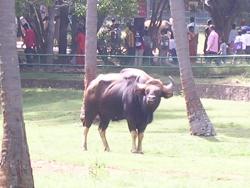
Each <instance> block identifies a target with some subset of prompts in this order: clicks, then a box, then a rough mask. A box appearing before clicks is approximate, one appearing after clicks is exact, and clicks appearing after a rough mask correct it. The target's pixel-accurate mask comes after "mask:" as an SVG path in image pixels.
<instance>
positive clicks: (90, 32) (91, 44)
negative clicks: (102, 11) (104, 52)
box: [85, 0, 97, 88]
mask: <svg viewBox="0 0 250 188" xmlns="http://www.w3.org/2000/svg"><path fill="white" fill-rule="evenodd" d="M96 31H97V0H88V1H87V15H86V46H85V47H86V51H85V54H86V56H85V88H87V86H88V85H89V83H90V82H91V80H93V79H94V78H95V77H96V55H97V54H96V49H97V39H96Z"/></svg>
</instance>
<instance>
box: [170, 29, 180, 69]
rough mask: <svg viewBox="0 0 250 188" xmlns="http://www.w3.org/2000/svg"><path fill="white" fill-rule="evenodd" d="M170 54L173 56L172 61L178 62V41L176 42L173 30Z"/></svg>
mask: <svg viewBox="0 0 250 188" xmlns="http://www.w3.org/2000/svg"><path fill="white" fill-rule="evenodd" d="M169 56H170V57H171V59H172V62H173V63H174V64H177V63H178V59H177V53H176V43H175V39H174V33H173V32H171V35H170V39H169Z"/></svg>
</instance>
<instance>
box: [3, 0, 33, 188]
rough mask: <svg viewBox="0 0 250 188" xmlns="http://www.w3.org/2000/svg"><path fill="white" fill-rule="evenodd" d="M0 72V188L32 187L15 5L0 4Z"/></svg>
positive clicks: (12, 3) (9, 0) (10, 1)
mask: <svg viewBox="0 0 250 188" xmlns="http://www.w3.org/2000/svg"><path fill="white" fill-rule="evenodd" d="M0 25H1V28H0V33H1V34H0V54H1V56H0V66H1V67H0V70H1V89H2V91H1V102H2V111H3V140H2V150H1V162H0V187H5V188H9V187H13V188H14V187H18V188H32V187H34V182H33V175H32V168H31V163H30V156H29V149H28V145H27V139H26V133H25V127H24V120H23V111H22V91H21V82H20V73H19V66H18V60H17V53H16V25H15V1H14V0H8V1H7V0H3V1H0Z"/></svg>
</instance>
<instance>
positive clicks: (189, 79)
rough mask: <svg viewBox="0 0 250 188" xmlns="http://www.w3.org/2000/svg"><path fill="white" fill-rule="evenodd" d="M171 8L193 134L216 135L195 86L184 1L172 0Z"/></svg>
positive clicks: (181, 75)
mask: <svg viewBox="0 0 250 188" xmlns="http://www.w3.org/2000/svg"><path fill="white" fill-rule="evenodd" d="M170 9H171V14H172V17H173V19H174V23H173V31H174V36H175V42H176V48H177V55H178V59H179V67H180V77H181V84H182V88H183V90H184V95H185V101H186V109H187V115H188V120H189V125H190V131H191V134H192V135H198V136H214V135H215V131H214V128H213V125H212V123H211V122H210V120H209V118H208V116H207V114H206V111H205V109H204V108H203V106H202V103H201V101H200V98H199V97H198V95H197V92H196V88H195V83H194V79H193V73H192V69H191V64H190V59H189V48H188V39H187V34H186V35H185V34H183V31H186V22H185V11H184V10H185V9H184V1H183V0H170Z"/></svg>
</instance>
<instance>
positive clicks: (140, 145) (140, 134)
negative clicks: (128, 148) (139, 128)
mask: <svg viewBox="0 0 250 188" xmlns="http://www.w3.org/2000/svg"><path fill="white" fill-rule="evenodd" d="M143 137H144V133H143V132H140V133H138V147H137V153H140V154H143V152H142V140H143Z"/></svg>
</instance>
